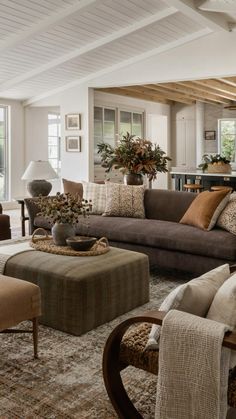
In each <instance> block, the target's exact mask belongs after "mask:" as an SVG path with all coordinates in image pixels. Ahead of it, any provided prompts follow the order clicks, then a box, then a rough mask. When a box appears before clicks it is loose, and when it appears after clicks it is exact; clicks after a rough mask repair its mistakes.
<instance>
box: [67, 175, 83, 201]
mask: <svg viewBox="0 0 236 419" xmlns="http://www.w3.org/2000/svg"><path fill="white" fill-rule="evenodd" d="M62 183H63V189H64V193H70V194H71V195H76V194H78V195H79V196H80V198H81V199H82V198H83V185H82V183H79V182H72V181H71V180H67V179H62Z"/></svg>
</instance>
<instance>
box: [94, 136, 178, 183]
mask: <svg viewBox="0 0 236 419" xmlns="http://www.w3.org/2000/svg"><path fill="white" fill-rule="evenodd" d="M98 154H100V155H101V161H102V166H103V167H105V168H106V172H109V171H110V170H112V169H120V170H121V171H122V172H123V173H125V174H127V173H132V174H142V175H147V176H148V178H149V180H152V179H156V176H157V173H158V172H167V171H168V169H167V162H168V161H170V160H171V158H170V157H168V156H166V155H165V154H166V153H165V152H164V151H163V150H162V149H161V148H160V146H159V145H156V144H153V143H152V142H151V141H150V140H145V139H142V138H139V137H136V136H135V135H131V134H130V133H128V132H127V133H126V135H124V136H123V138H122V139H121V140H120V141H119V143H118V146H117V147H112V146H111V145H110V144H107V143H99V144H98Z"/></svg>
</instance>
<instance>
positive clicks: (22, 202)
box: [14, 197, 29, 236]
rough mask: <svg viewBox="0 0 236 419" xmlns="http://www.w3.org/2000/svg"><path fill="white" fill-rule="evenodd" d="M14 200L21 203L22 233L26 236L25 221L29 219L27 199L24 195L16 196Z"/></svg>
mask: <svg viewBox="0 0 236 419" xmlns="http://www.w3.org/2000/svg"><path fill="white" fill-rule="evenodd" d="M14 200H15V201H16V202H18V204H20V220H21V235H22V236H25V222H26V221H28V220H29V217H28V216H27V215H26V214H25V201H24V198H23V197H22V198H20V197H18V198H14Z"/></svg>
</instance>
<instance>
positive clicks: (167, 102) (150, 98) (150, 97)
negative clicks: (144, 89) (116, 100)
mask: <svg viewBox="0 0 236 419" xmlns="http://www.w3.org/2000/svg"><path fill="white" fill-rule="evenodd" d="M96 90H97V91H100V92H105V93H110V94H113V95H120V96H128V97H133V98H135V99H141V100H147V101H150V102H157V103H163V104H165V105H171V104H172V102H171V101H170V100H167V99H164V98H163V97H160V98H158V97H157V96H153V95H144V94H143V93H137V92H134V91H132V90H129V89H124V88H116V87H111V88H105V89H96Z"/></svg>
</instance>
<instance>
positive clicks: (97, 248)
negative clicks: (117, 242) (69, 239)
mask: <svg viewBox="0 0 236 419" xmlns="http://www.w3.org/2000/svg"><path fill="white" fill-rule="evenodd" d="M39 231H41V232H43V233H44V235H43V236H42V235H41V236H36V234H38V233H39ZM30 246H31V247H33V248H34V249H36V250H40V251H41V252H47V253H54V254H56V255H65V256H99V255H103V254H104V253H107V252H109V250H110V247H109V244H108V241H107V238H106V237H102V238H101V239H99V240H97V241H96V243H95V244H94V245H93V247H91V249H89V250H86V251H83V252H82V251H77V250H74V249H72V247H70V246H56V245H55V244H54V243H53V239H52V237H51V236H49V235H48V233H47V232H46V230H44V229H43V228H38V229H37V230H35V231H34V233H33V235H32V238H31V241H30Z"/></svg>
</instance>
